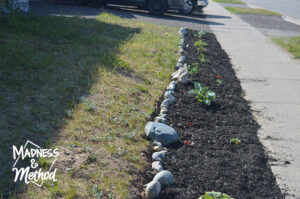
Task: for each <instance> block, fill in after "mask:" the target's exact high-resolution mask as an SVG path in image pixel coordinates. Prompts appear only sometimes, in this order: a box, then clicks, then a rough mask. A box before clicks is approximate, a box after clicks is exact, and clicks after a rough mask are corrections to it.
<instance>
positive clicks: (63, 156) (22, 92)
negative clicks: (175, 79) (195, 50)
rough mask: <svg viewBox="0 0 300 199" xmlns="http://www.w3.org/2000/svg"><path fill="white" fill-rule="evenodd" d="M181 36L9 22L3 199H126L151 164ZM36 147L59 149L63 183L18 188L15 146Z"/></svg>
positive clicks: (4, 38)
mask: <svg viewBox="0 0 300 199" xmlns="http://www.w3.org/2000/svg"><path fill="white" fill-rule="evenodd" d="M177 31H178V30H177V29H175V28H169V27H165V26H157V25H152V24H150V23H144V22H139V21H135V20H127V19H122V18H119V17H117V16H114V15H111V14H106V13H103V14H101V15H99V16H98V17H97V19H82V18H67V17H50V16H34V15H24V16H18V15H16V16H10V17H1V18H0V112H1V119H0V143H1V145H0V155H1V160H0V167H1V172H0V190H1V191H0V198H1V196H4V197H7V196H10V197H11V198H31V199H32V198H39V199H40V198H70V199H71V198H101V197H109V196H110V197H111V198H122V199H123V198H127V197H128V194H129V192H130V191H129V190H130V187H129V186H130V184H131V182H132V181H133V180H135V179H136V174H137V173H139V172H140V171H143V169H144V166H145V163H146V162H145V160H144V159H143V158H142V157H141V156H140V154H141V151H142V150H145V149H146V147H147V146H148V145H149V142H148V141H146V140H145V139H144V138H142V136H141V135H143V129H144V125H145V122H146V121H147V120H149V118H150V115H151V113H152V112H153V111H154V108H155V103H156V101H157V100H158V99H159V97H160V96H161V95H162V93H163V91H164V89H165V88H166V86H167V84H168V82H169V81H170V75H171V73H172V71H173V68H174V66H175V63H176V60H177V55H176V52H175V50H176V49H177V48H178V43H179V39H180V38H179V34H178V33H177ZM28 139H29V140H31V141H33V142H35V143H36V144H38V145H40V146H42V147H43V148H55V147H57V148H59V152H60V156H59V159H58V161H57V163H56V164H55V167H56V168H58V174H57V178H58V182H57V183H53V182H45V183H44V185H43V187H42V188H39V187H37V186H36V185H33V184H31V185H26V186H16V184H15V183H13V177H14V174H13V173H12V172H11V167H12V164H11V163H12V161H13V160H12V148H11V147H12V145H16V146H19V145H22V144H24V143H25V141H26V140H28ZM67 152H70V153H71V155H68V153H67ZM8 163H9V164H8ZM40 163H42V164H43V165H45V167H47V165H50V164H49V162H47V160H40ZM66 168H71V170H70V171H67V170H66Z"/></svg>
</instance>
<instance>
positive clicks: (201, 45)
mask: <svg viewBox="0 0 300 199" xmlns="http://www.w3.org/2000/svg"><path fill="white" fill-rule="evenodd" d="M194 45H195V47H196V48H197V50H198V52H203V51H206V49H205V48H204V47H205V46H207V43H205V42H204V41H202V40H201V39H199V40H198V41H196V42H195V43H194Z"/></svg>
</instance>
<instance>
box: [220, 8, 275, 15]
mask: <svg viewBox="0 0 300 199" xmlns="http://www.w3.org/2000/svg"><path fill="white" fill-rule="evenodd" d="M225 8H226V9H227V10H228V11H230V12H232V13H234V14H261V15H280V14H279V13H277V12H272V11H269V10H265V9H253V8H238V7H225Z"/></svg>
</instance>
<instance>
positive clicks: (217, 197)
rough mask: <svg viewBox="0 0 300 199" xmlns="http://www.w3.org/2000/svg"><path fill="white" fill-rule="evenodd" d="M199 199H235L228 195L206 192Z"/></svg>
mask: <svg viewBox="0 0 300 199" xmlns="http://www.w3.org/2000/svg"><path fill="white" fill-rule="evenodd" d="M199 199H233V198H232V197H230V196H229V195H227V194H226V193H222V192H214V191H212V192H206V193H205V195H202V196H200V198H199Z"/></svg>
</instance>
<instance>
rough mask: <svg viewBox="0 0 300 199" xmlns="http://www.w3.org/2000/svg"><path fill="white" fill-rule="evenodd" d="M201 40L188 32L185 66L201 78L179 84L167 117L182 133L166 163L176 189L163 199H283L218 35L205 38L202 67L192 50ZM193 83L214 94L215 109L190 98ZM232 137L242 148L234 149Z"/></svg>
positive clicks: (206, 35)
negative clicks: (218, 195)
mask: <svg viewBox="0 0 300 199" xmlns="http://www.w3.org/2000/svg"><path fill="white" fill-rule="evenodd" d="M198 39H199V37H197V32H196V31H195V32H194V31H191V30H189V31H188V35H187V41H188V42H187V43H189V46H188V48H187V51H188V55H187V64H188V65H193V66H198V73H197V74H194V75H192V76H191V81H190V82H189V83H187V84H185V85H183V84H177V86H176V90H175V93H174V96H175V98H176V100H177V103H176V104H175V105H173V106H171V108H170V110H169V113H168V121H167V124H168V125H169V126H172V127H173V128H174V129H175V130H176V131H177V132H178V134H179V137H180V142H178V143H176V144H174V145H172V146H169V147H168V153H167V157H166V159H165V160H164V161H163V162H162V163H163V166H164V168H165V169H166V170H169V171H171V172H172V173H173V175H174V177H175V184H174V185H172V186H170V187H168V188H166V189H165V190H163V191H162V193H161V198H163V199H167V198H169V199H175V198H180V199H183V198H185V199H188V198H199V196H200V195H202V194H204V193H205V192H206V191H212V190H214V191H220V192H224V193H227V194H229V195H230V196H232V197H234V198H236V199H254V198H255V199H258V198H263V199H267V198H270V199H271V198H272V199H274V198H283V196H282V194H281V191H280V189H279V188H278V185H277V183H276V179H275V177H274V176H273V173H272V171H271V169H270V166H269V164H268V161H267V157H266V155H265V151H264V149H263V146H262V145H261V143H260V142H259V139H258V137H257V131H258V129H259V125H258V123H257V122H256V121H255V120H254V118H253V115H252V114H251V109H250V106H249V103H248V102H247V101H246V100H245V99H244V98H243V95H244V94H243V90H242V88H241V86H240V82H239V80H238V79H237V77H236V75H235V72H234V70H233V68H232V65H231V63H230V60H229V58H228V56H227V54H226V53H225V52H224V51H223V50H222V49H221V47H220V45H219V43H218V42H217V40H216V38H215V36H214V35H213V34H211V33H206V34H204V35H203V36H202V40H203V41H204V42H205V43H207V44H208V45H207V46H206V47H205V48H206V49H207V51H205V52H204V55H205V58H206V61H205V62H201V61H200V60H199V57H200V54H199V52H198V51H197V49H196V47H195V46H194V43H195V42H196V41H197V40H198ZM217 76H221V80H222V83H221V84H218V83H217V82H216V80H217ZM194 81H196V82H199V83H201V85H203V86H207V87H208V88H209V89H210V90H212V91H214V92H215V93H216V100H215V101H214V102H213V103H212V104H211V106H205V105H203V104H201V103H200V102H198V100H197V99H196V98H195V95H193V94H190V93H188V92H189V91H190V90H192V89H193V88H194V84H193V82H194ZM231 138H238V139H240V140H241V143H240V144H238V145H237V146H233V145H232V144H231V143H230V139H231ZM186 141H187V142H186ZM189 141H191V142H189Z"/></svg>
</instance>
